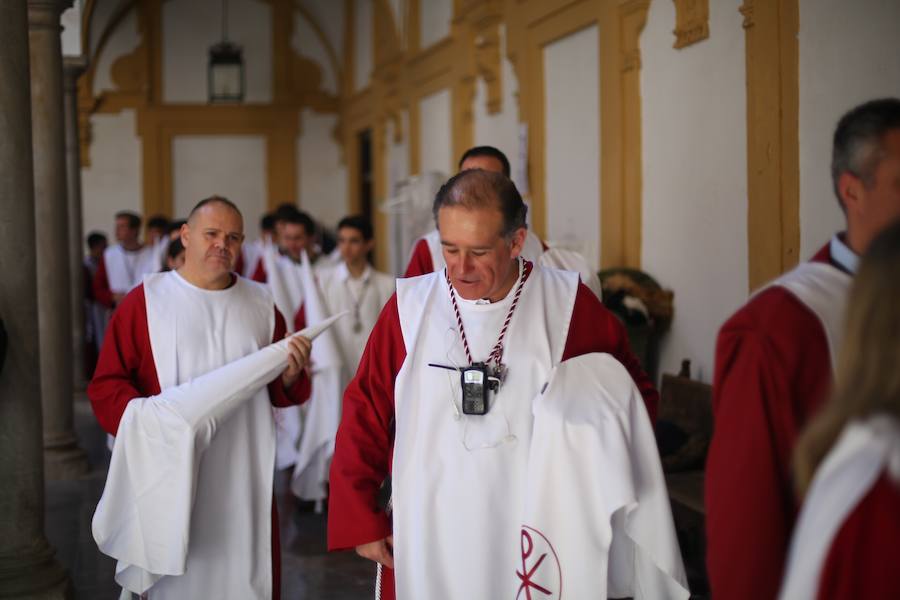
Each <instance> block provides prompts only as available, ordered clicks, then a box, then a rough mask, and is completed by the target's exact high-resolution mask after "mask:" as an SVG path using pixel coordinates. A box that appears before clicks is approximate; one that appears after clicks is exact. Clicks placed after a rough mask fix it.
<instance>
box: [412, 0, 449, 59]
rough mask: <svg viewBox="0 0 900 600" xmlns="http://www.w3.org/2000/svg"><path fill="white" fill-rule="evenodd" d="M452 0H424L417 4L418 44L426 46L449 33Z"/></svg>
mask: <svg viewBox="0 0 900 600" xmlns="http://www.w3.org/2000/svg"><path fill="white" fill-rule="evenodd" d="M452 20H453V0H425V1H424V2H422V3H421V5H420V6H419V46H420V47H422V48H427V47H428V46H431V45H432V44H434V43H435V42H439V41H441V40H442V39H444V38H445V37H447V36H448V35H450V21H452Z"/></svg>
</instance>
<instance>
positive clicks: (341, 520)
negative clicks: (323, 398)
mask: <svg viewBox="0 0 900 600" xmlns="http://www.w3.org/2000/svg"><path fill="white" fill-rule="evenodd" d="M405 360H406V346H405V345H404V343H403V334H402V332H401V330H400V316H399V312H398V309H397V296H396V294H395V295H393V296H391V299H390V300H389V301H388V303H387V304H386V305H385V307H384V309H383V310H382V311H381V315H380V316H379V317H378V321H377V322H376V323H375V328H374V329H373V330H372V334H371V336H369V341H368V343H367V344H366V349H365V352H364V353H363V357H362V360H361V361H360V363H359V369H358V370H357V372H356V376H355V377H354V378H353V381H351V382H350V385H349V386H347V390H346V391H345V392H344V410H343V414H342V416H341V424H340V427H339V428H338V432H337V438H336V440H335V449H334V458H333V459H332V461H331V477H330V486H331V488H330V498H329V503H328V548H329V549H330V550H342V549H347V548H355V547H356V546H358V545H360V544H365V543H368V542H373V541H375V540H380V539H382V538H384V537H386V536H388V535H390V533H391V523H390V519H389V518H388V517H387V516H386V515H385V514H384V512H383V511H381V510H380V509H379V508H378V507H377V505H376V496H377V494H378V488H379V487H380V486H381V483H382V481H384V478H385V477H386V476H387V475H388V473H389V472H390V464H391V452H392V445H393V428H394V426H393V420H394V380H395V378H396V377H397V373H398V372H399V371H400V367H401V366H403V362H404V361H405Z"/></svg>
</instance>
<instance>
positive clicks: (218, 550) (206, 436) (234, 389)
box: [93, 271, 286, 600]
mask: <svg viewBox="0 0 900 600" xmlns="http://www.w3.org/2000/svg"><path fill="white" fill-rule="evenodd" d="M144 294H145V298H146V306H147V326H148V330H149V334H150V345H151V349H152V352H153V361H154V364H155V366H156V372H157V376H158V378H159V385H160V389H161V391H162V392H161V395H160V396H158V397H156V399H135V400H132V401H131V402H129V404H128V406H127V408H126V410H125V414H124V415H123V417H122V421H121V423H120V426H119V432H118V436H117V439H116V444H115V449H114V451H113V458H112V462H111V464H110V470H109V474H108V477H107V488H106V491H105V492H104V497H103V498H102V499H101V502H100V504H99V505H98V508H97V513H96V514H95V518H94V527H93V529H94V537H95V539H96V540H97V543H98V545H99V546H100V548H101V550H103V551H104V552H105V553H107V554H110V555H111V556H114V557H115V558H117V559H118V560H119V565H118V567H117V575H116V578H117V581H119V583H120V584H122V585H123V586H124V587H127V588H128V589H132V590H133V591H136V592H142V591H143V589H140V588H145V587H147V586H149V585H151V584H153V587H152V588H151V590H150V596H149V597H150V598H151V599H152V600H159V599H167V598H179V599H183V598H201V597H203V598H209V597H215V598H269V597H271V593H272V590H271V585H272V559H271V547H272V546H271V504H272V471H273V464H274V460H275V441H274V433H275V432H274V422H273V418H272V410H271V405H270V400H269V395H268V391H267V389H266V388H265V384H266V383H268V382H269V381H270V380H271V379H273V378H274V377H276V376H277V374H278V373H279V372H280V370H283V369H284V367H285V365H286V355H285V353H284V351H283V350H282V351H281V352H280V353H278V355H277V357H276V360H275V361H274V364H273V365H269V366H267V365H266V364H263V365H262V366H260V365H258V364H253V365H251V368H250V369H244V370H242V371H240V375H239V376H238V377H237V378H234V377H232V378H228V377H226V376H224V375H223V374H222V373H219V374H218V375H216V376H211V377H207V378H205V381H206V383H207V385H211V386H212V388H211V389H212V390H213V393H212V394H211V395H212V397H209V396H210V394H209V393H203V392H198V391H197V389H208V388H203V386H200V387H199V388H197V389H193V390H192V388H191V385H192V380H195V378H200V376H202V375H204V374H207V373H210V372H212V371H214V370H215V369H218V368H219V367H222V366H224V365H227V364H229V363H232V362H234V361H236V360H238V359H241V358H243V357H246V356H248V355H251V354H253V353H254V352H255V351H257V350H259V349H260V348H263V347H265V346H267V345H269V343H270V342H271V339H272V333H273V330H274V326H275V312H274V310H273V303H272V298H271V296H270V295H269V294H268V292H267V291H266V290H265V289H264V288H262V286H260V285H259V284H256V283H254V282H252V281H249V280H246V279H243V278H240V277H239V278H237V279H236V281H235V283H234V285H232V286H231V287H230V288H228V289H225V290H216V291H211V290H204V289H201V288H198V287H195V286H193V285H191V284H190V283H188V282H187V281H186V280H185V279H183V278H182V277H181V276H180V275H179V274H178V273H177V272H174V271H172V272H167V273H161V274H155V275H150V276H148V277H147V278H146V279H145V281H144ZM223 371H224V370H223ZM201 379H204V378H200V379H197V380H195V381H194V382H193V383H195V384H197V385H200V384H199V383H197V382H199V381H200V380H201ZM182 384H187V387H185V388H179V387H177V386H180V385H182ZM241 390H244V391H243V395H241V394H242V392H241ZM217 395H225V396H227V397H229V398H231V400H229V401H228V402H227V403H226V407H227V410H222V409H217V411H218V412H215V413H214V416H213V418H209V416H208V415H205V414H203V413H201V412H198V411H200V410H201V408H202V407H203V406H204V405H207V404H210V403H214V404H215V403H217V402H218V401H219V398H217V397H216V396H217ZM248 396H252V397H250V398H249V399H248ZM165 575H177V576H169V577H165ZM135 588H137V589H135Z"/></svg>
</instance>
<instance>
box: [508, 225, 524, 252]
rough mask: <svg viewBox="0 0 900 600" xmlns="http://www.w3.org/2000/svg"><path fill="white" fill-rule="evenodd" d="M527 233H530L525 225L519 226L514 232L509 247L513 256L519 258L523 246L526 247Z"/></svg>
mask: <svg viewBox="0 0 900 600" xmlns="http://www.w3.org/2000/svg"><path fill="white" fill-rule="evenodd" d="M526 235H528V230H527V229H525V228H524V227H519V228H518V229H516V230H515V231H514V232H513V234H512V237H511V238H510V241H509V249H510V253H511V254H512V257H513V258H517V257H518V256H519V255H520V254H521V253H522V248H524V247H525V236H526Z"/></svg>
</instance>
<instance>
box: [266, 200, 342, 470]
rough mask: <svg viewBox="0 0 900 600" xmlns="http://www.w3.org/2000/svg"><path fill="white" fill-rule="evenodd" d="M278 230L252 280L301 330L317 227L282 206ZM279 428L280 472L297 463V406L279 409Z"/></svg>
mask: <svg viewBox="0 0 900 600" xmlns="http://www.w3.org/2000/svg"><path fill="white" fill-rule="evenodd" d="M275 231H276V237H277V239H278V248H277V249H276V248H272V247H270V248H267V249H266V251H265V252H263V253H262V257H261V258H260V260H259V261H258V263H257V267H256V269H255V271H254V273H253V277H252V279H253V280H254V281H257V282H259V283H264V284H265V285H266V286H267V287H268V288H269V291H270V292H271V293H272V297H273V298H274V300H275V305H276V306H277V307H278V309H279V310H280V311H281V312H282V313H283V314H284V315H286V316H287V327H288V331H290V332H293V331H299V330H301V329H303V328H304V327H305V326H306V322H307V321H306V315H307V312H306V307H305V303H306V302H307V300H308V299H309V297H310V294H312V293H314V290H315V285H316V282H315V277H314V275H313V265H312V257H311V256H310V254H309V250H308V248H309V247H310V245H311V243H312V242H311V240H312V236H313V235H314V234H315V224H314V223H313V220H312V219H311V218H310V216H309V215H307V214H306V213H305V212H302V211H300V210H299V209H298V208H297V207H296V206H294V205H292V204H282V205H281V206H279V207H278V208H277V209H276V211H275ZM326 335H330V334H326ZM320 346H322V345H321V344H320ZM319 362H321V360H320V361H319ZM323 368H324V366H323V365H319V367H318V368H317V371H316V373H314V374H313V379H314V382H313V383H314V385H313V393H314V394H316V395H321V394H322V393H323V392H324V391H325V388H326V387H327V382H326V381H325V380H326V379H327V376H326V374H324V372H323V371H322V369H323ZM336 371H337V368H336V367H335V373H334V377H333V378H332V379H333V380H334V381H333V383H334V384H335V385H337V380H338V377H339V374H337V372H336ZM314 400H315V399H314ZM277 425H278V428H277V431H276V435H277V439H278V445H277V456H276V460H275V467H276V469H278V470H279V471H280V470H283V469H286V468H288V467H290V466H292V465H294V464H296V463H297V448H298V445H299V444H300V433H301V423H300V411H299V409H298V408H297V407H295V406H292V407H288V408H285V409H279V410H278V419H277Z"/></svg>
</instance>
